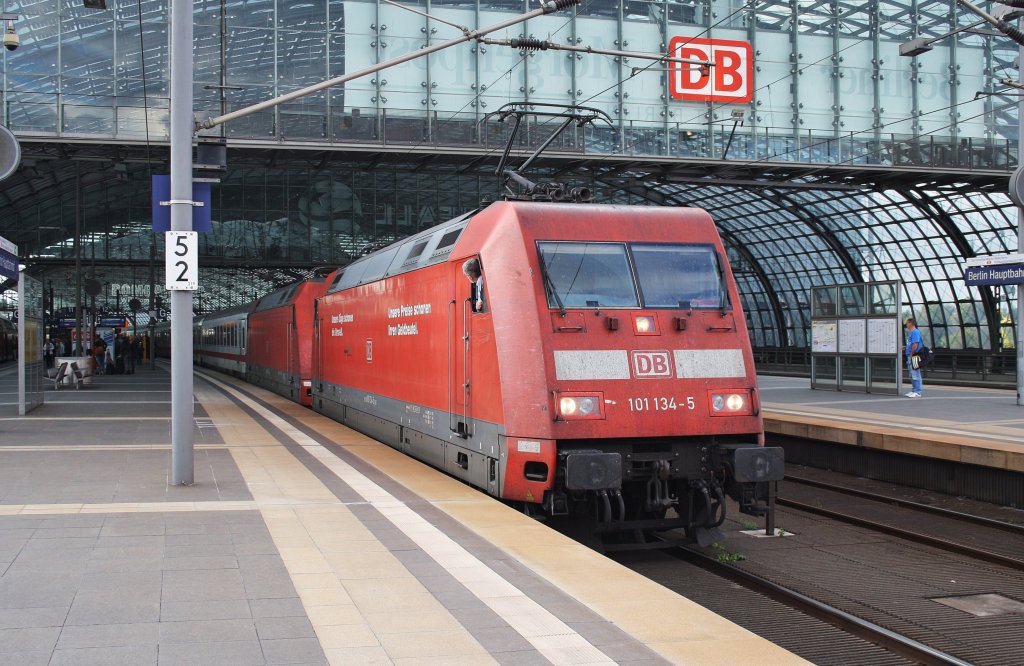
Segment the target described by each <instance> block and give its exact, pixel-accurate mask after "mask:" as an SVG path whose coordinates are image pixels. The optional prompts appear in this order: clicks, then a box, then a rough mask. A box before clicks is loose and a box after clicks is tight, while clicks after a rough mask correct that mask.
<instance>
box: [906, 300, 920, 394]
mask: <svg viewBox="0 0 1024 666" xmlns="http://www.w3.org/2000/svg"><path fill="white" fill-rule="evenodd" d="M906 328H907V344H906V346H905V347H903V352H904V354H906V358H907V370H909V371H910V393H908V394H907V397H908V398H920V397H921V394H923V393H924V386H923V385H922V382H921V366H920V365H918V366H917V367H914V366H915V363H914V356H915V355H917V352H918V351H920V349H921V347H923V346H924V340H923V339H922V338H921V331H919V330H918V329H917V320H915V319H914V318H913V317H911V318H910V319H907V323H906Z"/></svg>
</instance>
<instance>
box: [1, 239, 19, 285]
mask: <svg viewBox="0 0 1024 666" xmlns="http://www.w3.org/2000/svg"><path fill="white" fill-rule="evenodd" d="M0 276H2V277H6V278H11V279H12V280H17V279H18V246H17V245H15V244H14V243H12V242H11V241H9V240H7V239H6V238H4V237H3V236H0Z"/></svg>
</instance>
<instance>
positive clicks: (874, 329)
mask: <svg viewBox="0 0 1024 666" xmlns="http://www.w3.org/2000/svg"><path fill="white" fill-rule="evenodd" d="M897 335H898V324H897V321H896V320H895V319H892V318H889V317H886V318H885V319H868V353H869V354H895V353H897V352H898V351H899V343H898V339H897Z"/></svg>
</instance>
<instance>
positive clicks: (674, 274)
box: [630, 244, 729, 310]
mask: <svg viewBox="0 0 1024 666" xmlns="http://www.w3.org/2000/svg"><path fill="white" fill-rule="evenodd" d="M630 250H631V251H632V253H633V262H634V264H635V266H636V274H637V278H638V280H639V282H640V293H641V295H642V297H643V302H644V307H646V308H686V309H699V308H705V309H716V310H720V309H723V308H726V307H728V301H729V299H728V295H727V293H726V291H725V284H724V282H723V279H722V266H721V264H720V263H719V261H718V254H717V253H716V252H715V249H714V248H713V247H711V246H709V245H641V244H633V245H631V246H630Z"/></svg>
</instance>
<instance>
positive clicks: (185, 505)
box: [0, 447, 257, 516]
mask: <svg viewBox="0 0 1024 666" xmlns="http://www.w3.org/2000/svg"><path fill="white" fill-rule="evenodd" d="M7 450H9V449H8V447H4V451H7ZM74 450H76V451H78V450H80V449H78V448H77V447H76V448H75V449H74ZM256 508H257V506H256V503H255V502H247V501H233V502H116V503H96V504H2V505H0V516H30V515H49V514H75V513H168V512H190V511H252V510H253V509H256Z"/></svg>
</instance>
